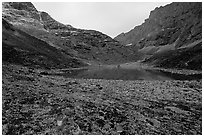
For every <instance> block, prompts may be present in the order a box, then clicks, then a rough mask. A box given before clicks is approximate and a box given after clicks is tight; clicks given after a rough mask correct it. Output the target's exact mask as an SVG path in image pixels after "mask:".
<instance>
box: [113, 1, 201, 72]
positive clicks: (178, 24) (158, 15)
mask: <svg viewBox="0 0 204 137" xmlns="http://www.w3.org/2000/svg"><path fill="white" fill-rule="evenodd" d="M114 39H115V40H117V41H119V42H120V43H121V44H123V45H131V46H132V48H135V47H137V48H139V50H138V52H135V53H134V54H138V53H141V54H143V55H142V56H143V60H145V62H146V63H151V64H154V65H156V66H159V67H167V66H168V67H175V66H173V65H172V66H169V65H168V63H167V62H165V60H168V59H169V57H167V58H165V59H164V60H163V61H161V60H160V58H159V57H160V56H159V54H160V55H161V56H163V55H162V54H164V55H165V54H166V53H168V52H174V51H175V53H174V55H176V52H177V50H179V48H180V47H185V48H191V47H190V46H188V45H192V43H194V42H196V41H200V43H202V3H199V2H175V3H171V4H168V5H166V6H161V7H159V8H156V9H155V10H153V11H151V13H150V15H149V18H148V19H146V20H145V22H144V23H143V24H141V25H139V26H136V27H134V29H132V30H130V31H129V32H127V33H121V34H119V35H118V36H116V37H115V38H114ZM200 43H198V45H200V46H201V45H202V44H200ZM194 46H196V45H194ZM201 49H202V48H200V51H199V54H202V51H201ZM180 51H181V50H180ZM183 51H184V50H183ZM185 51H186V50H185ZM172 54H173V53H172ZM171 56H172V55H171ZM192 58H194V57H192ZM150 60H151V61H150ZM197 60H199V61H198V62H199V63H201V62H202V59H201V58H200V57H199V58H197ZM171 61H172V62H174V60H171ZM190 61H191V59H189V60H185V61H183V62H177V63H179V64H180V65H178V66H182V67H181V68H187V69H194V66H193V65H188V62H190ZM185 64H187V65H185ZM193 64H194V63H193ZM197 69H201V66H200V67H199V68H197Z"/></svg>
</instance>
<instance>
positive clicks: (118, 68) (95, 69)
mask: <svg viewBox="0 0 204 137" xmlns="http://www.w3.org/2000/svg"><path fill="white" fill-rule="evenodd" d="M59 75H63V76H65V77H70V78H84V79H107V80H193V79H201V75H181V74H172V73H168V72H162V71H155V70H149V69H144V68H143V67H140V66H138V65H135V64H121V65H106V66H92V67H87V68H82V69H73V70H64V73H62V74H59Z"/></svg>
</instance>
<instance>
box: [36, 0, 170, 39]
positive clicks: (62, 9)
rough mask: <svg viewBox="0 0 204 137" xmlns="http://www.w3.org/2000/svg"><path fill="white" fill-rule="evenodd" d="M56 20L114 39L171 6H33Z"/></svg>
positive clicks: (127, 4)
mask: <svg viewBox="0 0 204 137" xmlns="http://www.w3.org/2000/svg"><path fill="white" fill-rule="evenodd" d="M33 4H34V6H35V7H36V8H37V10H38V11H45V12H47V13H48V14H50V16H51V17H52V18H54V19H55V20H57V21H59V22H61V23H63V24H69V25H72V26H73V27H75V28H80V29H91V30H97V31H100V32H102V33H104V34H107V35H109V36H110V37H112V38H114V37H115V36H117V35H119V34H120V33H122V32H128V31H130V30H131V29H133V28H134V27H135V26H138V25H140V24H142V23H143V22H144V20H145V19H147V18H148V17H149V14H150V12H151V11H152V10H154V9H155V8H156V7H160V6H164V5H167V4H169V2H33Z"/></svg>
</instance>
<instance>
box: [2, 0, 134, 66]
mask: <svg viewBox="0 0 204 137" xmlns="http://www.w3.org/2000/svg"><path fill="white" fill-rule="evenodd" d="M2 14H3V15H2V16H3V18H4V19H5V20H6V21H8V22H9V23H11V24H13V25H14V26H15V27H17V28H18V29H20V30H22V31H24V32H27V33H28V34H30V35H32V36H34V37H37V38H38V39H41V40H43V41H45V42H47V43H48V44H49V45H50V46H52V47H55V48H57V49H59V50H61V51H62V52H64V54H68V55H70V56H73V57H75V58H78V59H80V60H83V61H84V62H102V63H117V62H124V61H126V60H128V57H127V56H132V55H134V54H130V53H131V52H132V51H131V50H129V49H128V48H126V47H123V46H122V45H121V44H120V43H119V42H117V41H116V40H113V39H112V38H111V37H109V36H107V35H105V34H102V33H101V32H98V31H94V30H82V29H76V28H74V27H72V26H71V25H65V24H62V23H59V22H57V21H56V20H54V19H53V18H52V17H50V15H49V14H47V13H46V12H39V11H37V10H36V8H35V7H34V6H33V4H32V3H27V2H6V3H3V11H2ZM131 58H132V57H131Z"/></svg>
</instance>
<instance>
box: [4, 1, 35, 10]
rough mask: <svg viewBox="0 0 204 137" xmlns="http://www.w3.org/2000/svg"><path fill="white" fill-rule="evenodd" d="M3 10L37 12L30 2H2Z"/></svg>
mask: <svg viewBox="0 0 204 137" xmlns="http://www.w3.org/2000/svg"><path fill="white" fill-rule="evenodd" d="M2 5H3V8H13V9H17V10H25V11H29V12H38V11H37V9H36V8H35V7H34V5H33V4H32V3H31V2H3V3H2Z"/></svg>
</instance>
